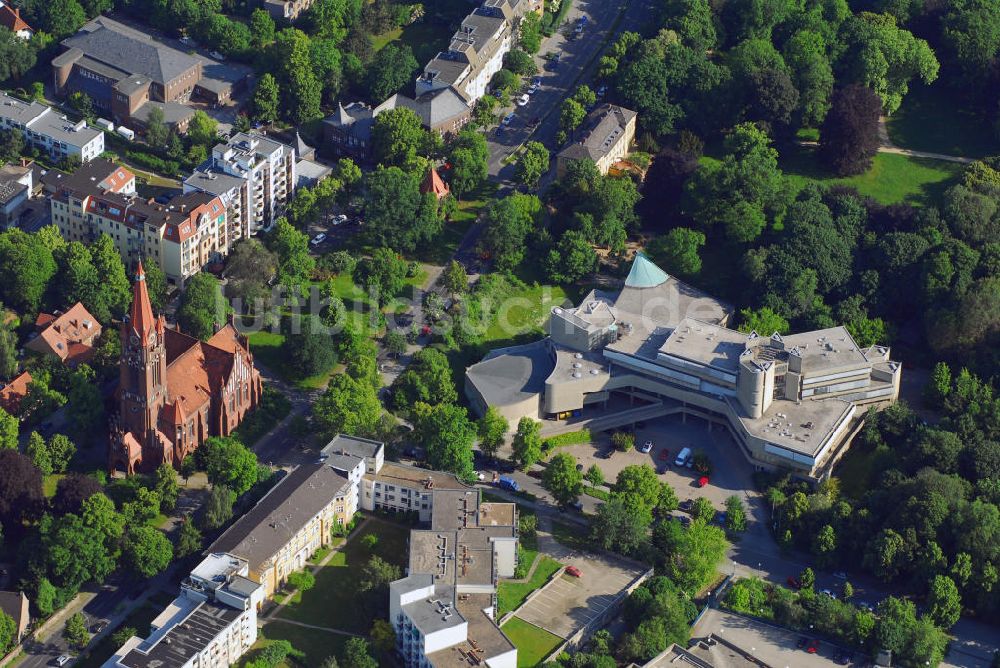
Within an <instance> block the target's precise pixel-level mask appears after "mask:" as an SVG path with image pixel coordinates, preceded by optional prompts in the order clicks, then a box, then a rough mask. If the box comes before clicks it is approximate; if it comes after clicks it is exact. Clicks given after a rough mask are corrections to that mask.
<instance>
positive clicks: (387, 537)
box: [278, 522, 409, 633]
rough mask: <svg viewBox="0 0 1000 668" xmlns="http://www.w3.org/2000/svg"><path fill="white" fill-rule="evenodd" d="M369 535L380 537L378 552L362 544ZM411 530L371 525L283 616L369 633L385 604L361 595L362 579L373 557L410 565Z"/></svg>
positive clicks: (400, 565)
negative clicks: (408, 541)
mask: <svg viewBox="0 0 1000 668" xmlns="http://www.w3.org/2000/svg"><path fill="white" fill-rule="evenodd" d="M366 534H375V535H377V536H378V544H377V545H376V546H375V550H374V552H369V551H368V549H367V548H365V547H364V545H363V543H362V540H361V539H362V538H363V537H364V536H365V535H366ZM408 537H409V529H408V528H406V527H404V526H401V525H396V524H387V523H384V522H370V523H369V524H368V525H367V526H366V527H365V528H364V529H363V530H362V531H360V532H359V533H357V534H356V535H354V536H353V537H352V538H351V540H350V541H348V542H347V544H346V545H344V547H343V549H341V550H340V552H338V553H337V554H335V555H333V557H332V558H331V559H330V561H329V562H327V565H326V566H324V567H323V568H321V569H320V570H319V572H318V573H316V586H315V587H313V588H312V589H310V590H309V591H307V592H305V593H303V594H297V595H296V596H295V599H294V600H293V601H292V602H291V603H290V604H289V605H288V606H286V607H285V608H284V609H283V610H282V611H281V612H280V613H279V615H278V616H279V617H281V618H285V619H292V620H295V621H299V622H305V623H306V624H314V625H316V626H325V627H329V628H335V629H341V630H344V631H351V632H354V633H366V632H367V631H368V630H369V629H370V628H371V623H372V620H373V619H374V618H375V617H376V616H377V615H379V614H381V613H382V612H383V611H382V610H381V607H383V604H384V602H383V601H382V600H381V599H379V600H378V601H373V600H372V599H370V598H368V597H365V596H363V595H361V594H360V593H359V592H358V580H359V579H360V577H361V571H362V569H363V568H364V566H365V564H366V563H367V562H368V559H369V558H370V557H371V556H372V554H377V555H378V556H380V557H382V558H383V559H385V560H386V561H389V562H391V563H394V564H396V565H397V566H399V567H400V568H402V567H403V566H404V565H405V564H406V559H407V554H408V552H409V551H408V549H407V539H408Z"/></svg>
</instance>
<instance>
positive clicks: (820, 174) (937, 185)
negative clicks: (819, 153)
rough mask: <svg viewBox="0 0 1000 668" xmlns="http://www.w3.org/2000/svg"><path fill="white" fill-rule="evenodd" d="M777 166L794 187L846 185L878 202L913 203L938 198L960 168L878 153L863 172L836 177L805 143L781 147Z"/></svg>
mask: <svg viewBox="0 0 1000 668" xmlns="http://www.w3.org/2000/svg"><path fill="white" fill-rule="evenodd" d="M779 165H780V167H781V169H782V170H784V172H785V175H786V176H787V177H789V179H791V181H792V183H793V184H795V186H796V187H797V188H802V187H804V186H805V185H806V184H808V183H822V184H825V185H838V184H839V185H847V186H852V187H854V188H857V190H858V192H860V193H861V194H862V195H867V196H869V197H871V198H873V199H874V200H876V201H877V202H880V203H882V204H896V203H899V202H907V203H909V204H914V205H927V204H931V203H934V202H937V201H938V200H940V198H941V196H942V194H943V193H944V191H945V190H947V189H948V188H949V187H950V186H951V185H953V184H954V182H955V180H956V179H957V177H958V176H959V174H961V172H962V170H963V166H962V165H961V164H958V163H953V162H944V161H941V160H926V159H922V158H910V157H908V156H903V155H894V154H891V153H879V154H878V155H876V156H875V160H874V162H873V164H872V168H871V169H870V170H868V171H867V172H865V173H864V174H861V175H859V176H851V177H847V178H838V177H836V176H834V175H833V174H831V173H829V172H828V171H826V170H825V169H824V168H823V167H822V166H821V165H820V164H819V162H818V161H817V159H816V156H815V149H814V148H812V147H808V146H795V147H786V148H784V149H782V154H781V158H780V160H779Z"/></svg>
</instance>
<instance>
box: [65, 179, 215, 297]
mask: <svg viewBox="0 0 1000 668" xmlns="http://www.w3.org/2000/svg"><path fill="white" fill-rule="evenodd" d="M120 171H121V172H126V171H127V170H124V168H120ZM114 173H115V174H118V173H119V171H116V172H114ZM123 177H124V178H122V179H120V180H121V181H123V182H124V183H121V184H118V185H116V187H117V188H118V191H117V192H116V191H115V190H112V189H108V188H105V187H102V185H101V182H99V181H97V180H96V179H97V177H95V176H93V175H92V174H90V173H85V172H84V173H81V172H77V173H75V174H71V175H64V176H62V177H60V178H59V179H58V180H56V179H53V180H49V181H48V183H47V185H48V186H49V187H51V188H53V189H54V192H53V193H52V194H51V196H50V200H49V202H50V208H51V212H52V222H53V223H55V224H56V225H57V226H58V227H59V232H60V233H61V234H62V236H63V238H64V239H66V240H67V241H82V242H86V243H89V242H92V241H94V240H96V239H97V238H98V237H99V236H100V235H101V234H107V235H109V236H110V237H111V239H112V240H113V241H114V242H115V247H116V248H117V249H118V252H119V253H120V254H121V256H122V261H123V262H124V263H125V265H126V266H134V265H135V264H137V263H138V262H139V261H140V260H143V259H147V258H148V259H149V260H152V261H155V262H156V263H157V264H158V265H159V266H160V269H162V270H163V273H164V274H166V277H167V281H168V283H170V284H172V285H178V286H182V285H184V283H185V282H186V281H187V279H189V278H190V277H191V276H193V275H194V274H196V273H197V272H199V271H201V269H202V267H204V266H205V265H206V264H209V263H210V262H216V261H218V260H221V259H222V258H224V257H225V256H226V255H228V254H229V249H230V248H231V246H232V243H233V238H232V237H231V235H230V228H229V225H228V222H227V211H226V206H225V205H224V204H223V202H222V200H221V198H219V197H217V196H214V195H211V194H208V193H203V192H189V193H185V194H182V195H176V196H175V197H173V198H171V199H170V201H168V202H167V203H166V204H158V203H156V202H154V201H153V200H152V199H149V200H144V199H141V198H139V197H137V196H135V195H134V194H124V193H125V192H126V191H127V190H128V189H130V186H128V185H127V184H128V183H132V184H133V185H132V186H131V187H134V176H133V177H131V178H129V176H128V175H127V174H123Z"/></svg>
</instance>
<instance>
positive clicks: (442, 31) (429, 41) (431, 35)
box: [372, 0, 471, 67]
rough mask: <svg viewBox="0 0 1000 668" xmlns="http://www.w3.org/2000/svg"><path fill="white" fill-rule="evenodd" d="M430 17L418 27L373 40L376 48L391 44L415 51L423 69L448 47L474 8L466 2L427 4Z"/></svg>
mask: <svg viewBox="0 0 1000 668" xmlns="http://www.w3.org/2000/svg"><path fill="white" fill-rule="evenodd" d="M425 7H426V9H427V14H426V15H425V16H424V17H423V18H422V19H420V20H419V21H416V22H414V23H411V24H410V25H408V26H404V27H402V28H394V29H393V30H390V31H388V32H384V33H382V34H381V35H375V36H374V37H373V38H372V47H373V48H374V49H375V51H379V50H380V49H382V48H384V47H385V46H386V45H387V44H391V43H392V42H395V41H399V43H400V44H407V45H409V47H410V48H411V49H413V56H414V57H415V58H416V59H417V62H418V63H420V66H421V67H423V66H424V63H426V62H427V61H428V60H430V59H431V58H433V57H434V56H436V55H437V54H438V51H444V50H445V49H446V48H447V47H448V39H449V38H450V37H451V35H452V34H453V33H454V32H455V29H456V28H457V24H458V22H459V21H461V20H462V17H464V16H465V15H466V14H468V13H469V12H470V11H471V7H470V5H469V4H468V3H467V2H464V0H446V1H445V2H435V3H426V4H425Z"/></svg>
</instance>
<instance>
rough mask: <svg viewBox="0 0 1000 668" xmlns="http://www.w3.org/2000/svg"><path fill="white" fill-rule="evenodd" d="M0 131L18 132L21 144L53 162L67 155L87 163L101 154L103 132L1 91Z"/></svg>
mask: <svg viewBox="0 0 1000 668" xmlns="http://www.w3.org/2000/svg"><path fill="white" fill-rule="evenodd" d="M0 128H2V129H4V130H20V131H21V134H22V135H24V140H25V142H27V143H28V144H30V145H31V146H34V147H35V148H37V149H38V150H39V151H44V152H45V153H46V154H48V156H49V158H51V159H52V160H54V161H57V162H58V161H60V160H63V159H65V158H67V157H70V156H74V157H76V158H79V159H80V162H89V161H90V160H93V159H94V158H97V157H98V156H100V155H101V154H102V153H104V132H103V131H101V130H98V129H96V128H92V127H90V126H89V125H87V121H76V122H74V121H70V120H69V119H67V118H66V117H65V116H63V115H61V114H59V112H57V111H55V110H54V109H52V107H49V106H48V105H44V104H41V103H40V102H35V101H31V102H25V101H24V100H19V99H18V98H16V97H12V96H10V95H8V94H7V93H5V92H2V91H0Z"/></svg>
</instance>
